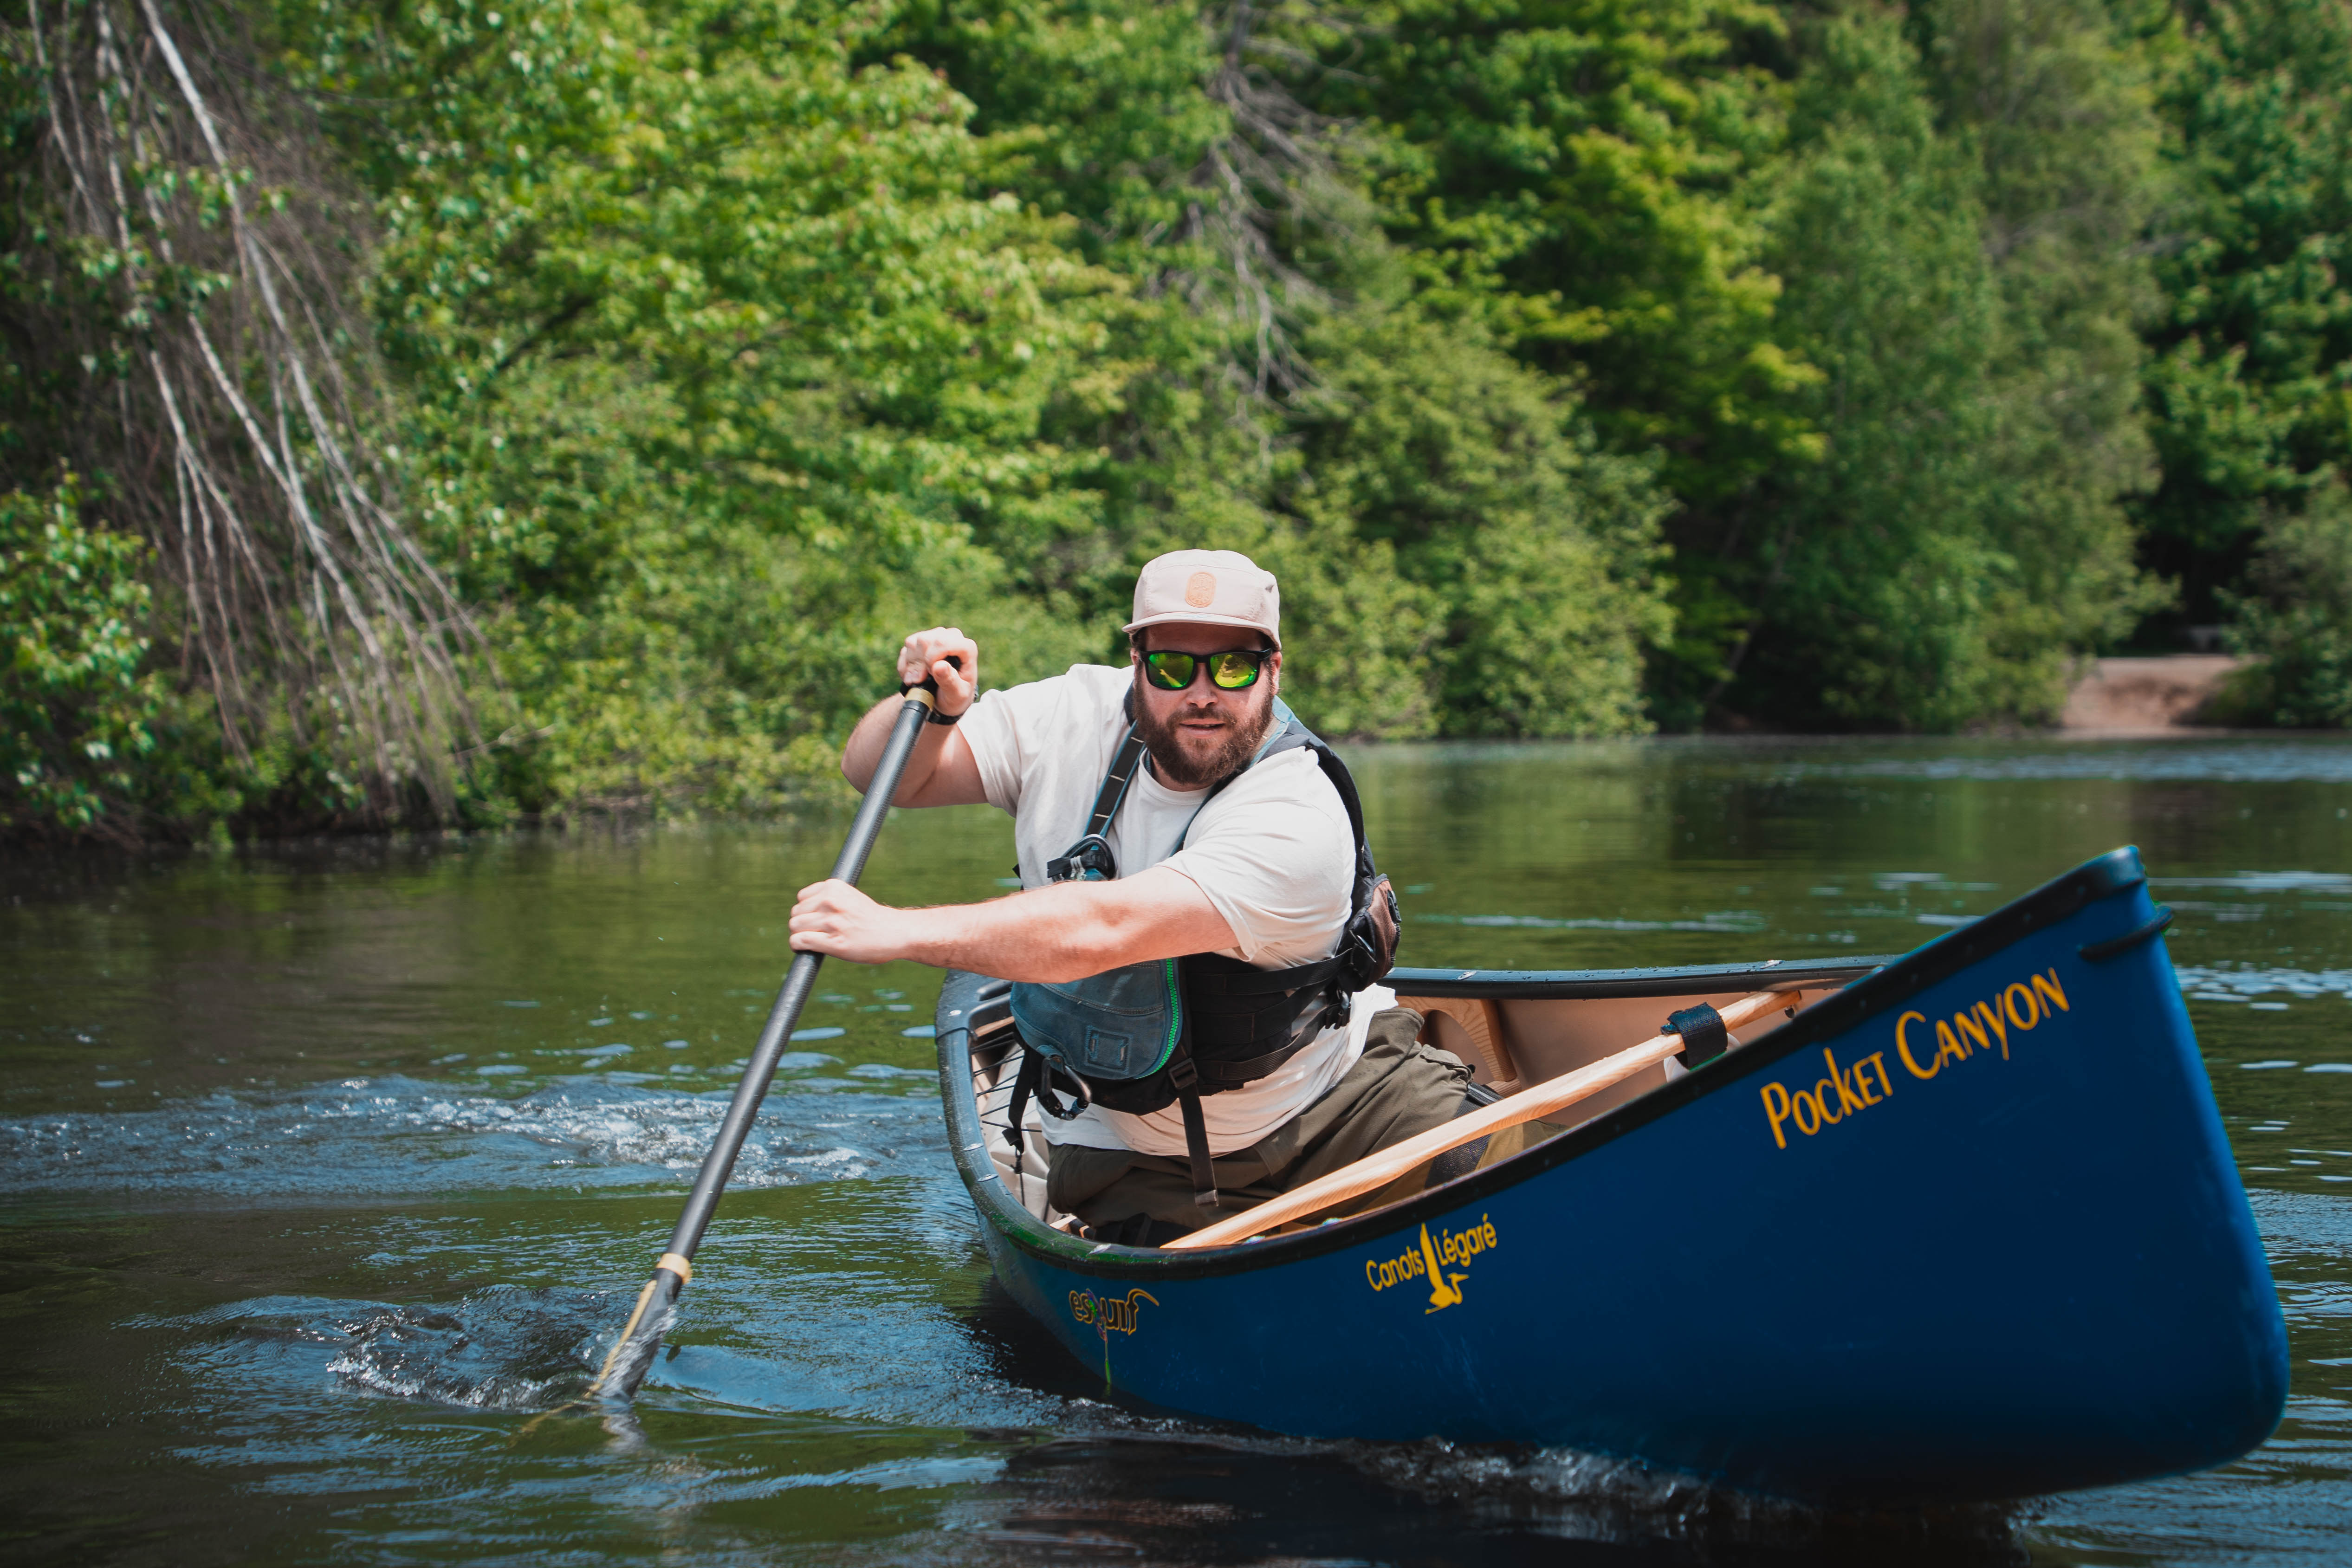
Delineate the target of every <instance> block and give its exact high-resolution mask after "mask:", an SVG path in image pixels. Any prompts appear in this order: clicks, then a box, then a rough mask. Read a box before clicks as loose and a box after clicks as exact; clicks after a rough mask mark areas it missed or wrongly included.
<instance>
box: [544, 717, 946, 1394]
mask: <svg viewBox="0 0 2352 1568" xmlns="http://www.w3.org/2000/svg"><path fill="white" fill-rule="evenodd" d="M932 701H933V694H932V693H931V692H929V691H928V690H925V689H923V688H921V687H918V688H916V689H913V690H911V691H909V692H908V693H907V700H906V704H905V706H903V707H901V708H900V709H899V710H898V722H897V723H896V724H895V725H894V726H893V727H892V728H891V731H890V739H889V742H888V743H887V745H885V746H884V747H883V749H882V760H881V762H880V763H878V764H877V766H876V767H875V769H874V778H873V781H872V782H871V783H870V784H867V785H866V798H865V800H864V801H863V802H861V803H860V804H859V805H858V807H857V816H856V819H855V820H853V821H852V822H851V823H850V825H849V837H848V839H847V841H846V842H845V843H844V844H843V845H842V847H841V856H840V858H838V859H836V860H835V861H834V863H833V875H834V879H835V880H836V881H842V882H847V883H850V884H851V885H853V886H855V885H856V881H857V879H858V878H859V877H860V876H861V875H863V874H864V872H865V870H866V856H867V855H869V854H871V853H872V852H873V848H874V840H875V839H876V838H877V837H879V836H880V834H881V832H882V821H883V818H884V817H885V816H887V815H888V813H889V810H890V800H891V797H892V796H893V795H897V794H898V779H899V776H900V775H901V774H903V773H905V772H906V771H907V759H908V757H910V756H912V755H913V754H914V751H915V742H917V741H919V740H920V739H921V738H922V733H923V725H924V722H925V721H926V720H927V719H928V718H929V714H930V710H931V706H932ZM823 963H824V954H823V953H821V952H797V953H794V954H793V963H792V967H791V968H790V969H788V970H786V971H785V972H784V984H783V986H782V989H781V990H779V991H778V992H777V993H776V1003H775V1005H774V1006H772V1007H771V1008H769V1009H768V1022H767V1024H766V1025H765V1026H763V1027H762V1028H761V1030H760V1039H759V1043H758V1044H756V1045H754V1046H753V1047H751V1061H750V1063H749V1065H747V1066H746V1067H745V1068H744V1069H743V1076H742V1078H741V1079H740V1080H739V1081H738V1082H737V1083H736V1085H735V1098H734V1099H733V1100H730V1101H729V1102H728V1105H727V1114H726V1116H725V1117H724V1118H723V1119H722V1120H721V1121H719V1136H718V1138H717V1139H716V1140H714V1141H713V1142H712V1143H711V1145H710V1152H709V1153H708V1154H706V1155H704V1156H703V1157H702V1169H701V1171H700V1173H698V1174H697V1175H696V1176H695V1178H694V1190H693V1191H692V1192H690V1193H688V1194H687V1199H686V1209H685V1212H684V1213H682V1214H680V1215H678V1216H677V1229H676V1230H673V1231H671V1232H670V1237H669V1247H668V1249H667V1250H666V1251H665V1252H664V1253H663V1254H662V1256H661V1262H660V1263H659V1265H657V1266H656V1268H655V1269H654V1277H653V1278H652V1279H649V1280H647V1281H646V1288H645V1289H643V1290H641V1291H640V1292H638V1294H637V1303H636V1308H635V1310H634V1311H632V1312H631V1313H630V1315H629V1321H628V1323H627V1324H626V1325H625V1327H624V1328H623V1329H622V1330H621V1337H620V1339H619V1340H618V1341H617V1342H614V1346H613V1352H612V1353H611V1354H610V1355H608V1356H607V1357H605V1358H604V1368H603V1370H602V1371H600V1372H598V1373H597V1374H596V1381H595V1382H593V1383H592V1384H589V1385H588V1393H589V1394H591V1395H603V1394H612V1393H614V1392H615V1391H616V1390H617V1392H618V1393H619V1394H620V1395H621V1397H623V1398H624V1399H627V1398H632V1397H634V1396H635V1394H636V1392H637V1385H638V1384H641V1383H643V1382H644V1381H645V1377H646V1372H647V1371H649V1370H650V1369H651V1368H652V1366H653V1359H654V1352H656V1350H658V1349H660V1347H661V1325H662V1320H663V1319H664V1318H665V1317H666V1316H667V1308H668V1307H669V1306H670V1304H671V1303H673V1302H675V1301H676V1300H677V1298H678V1293H679V1292H680V1291H682V1290H684V1289H686V1282H687V1280H688V1279H690V1278H692V1276H693V1273H694V1270H693V1268H692V1267H691V1264H692V1261H693V1258H694V1252H695V1248H697V1247H700V1246H701V1245H702V1234H703V1232H704V1231H706V1230H709V1228H710V1216H711V1215H712V1214H713V1213H715V1212H716V1211H717V1210H718V1207H719V1194H721V1193H723V1192H725V1191H726V1190H727V1178H728V1177H729V1176H730V1175H732V1174H733V1173H734V1171H735V1159H736V1156H737V1155H739V1154H740V1153H741V1152H743V1143H744V1141H745V1140H746V1139H748V1138H749V1137H750V1136H751V1123H752V1121H754V1120H755V1119H756V1118H757V1117H758V1116H759V1114H760V1102H761V1100H765V1099H766V1098H767V1095H768V1085H769V1084H770V1083H771V1082H772V1080H773V1079H775V1076H776V1062H777V1060H778V1058H781V1057H782V1055H783V1054H784V1047H785V1046H786V1045H788V1044H790V1043H791V1040H792V1035H793V1026H794V1025H795V1024H797V1023H799V1022H800V1017H801V1009H802V1008H803V1007H805V1006H807V1005H808V999H809V994H810V993H811V992H813V991H814V990H815V989H816V972H817V970H818V968H819V967H820V966H821V965H822V964H823Z"/></svg>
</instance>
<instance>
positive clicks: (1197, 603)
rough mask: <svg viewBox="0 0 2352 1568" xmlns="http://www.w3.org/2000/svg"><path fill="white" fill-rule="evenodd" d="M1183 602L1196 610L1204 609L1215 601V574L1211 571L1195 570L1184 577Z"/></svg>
mask: <svg viewBox="0 0 2352 1568" xmlns="http://www.w3.org/2000/svg"><path fill="white" fill-rule="evenodd" d="M1184 602H1185V603H1186V604H1188V605H1192V607H1193V608H1194V609H1196V610H1205V609H1207V608H1208V607H1209V606H1210V605H1213V604H1215V603H1216V602H1217V576H1216V574H1215V573H1213V572H1195V573H1193V574H1192V575H1191V576H1190V577H1187V578H1186V579H1184Z"/></svg>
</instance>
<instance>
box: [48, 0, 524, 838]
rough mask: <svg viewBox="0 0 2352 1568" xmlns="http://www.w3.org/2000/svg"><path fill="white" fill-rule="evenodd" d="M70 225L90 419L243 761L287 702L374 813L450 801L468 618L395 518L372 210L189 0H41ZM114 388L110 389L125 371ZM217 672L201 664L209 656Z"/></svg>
mask: <svg viewBox="0 0 2352 1568" xmlns="http://www.w3.org/2000/svg"><path fill="white" fill-rule="evenodd" d="M26 9H27V14H28V22H29V26H28V28H27V34H28V35H29V37H30V40H31V43H32V47H33V50H34V54H35V64H36V66H37V69H38V73H39V76H40V79H41V80H42V83H43V88H44V91H45V93H46V100H45V101H46V105H47V120H48V123H47V127H46V128H45V130H46V135H45V139H44V152H45V154H46V159H47V171H48V184H49V187H50V190H49V199H50V200H51V201H53V202H54V203H55V205H56V206H57V208H58V212H59V213H60V214H61V216H62V217H63V219H64V222H63V230H64V234H63V244H62V245H60V246H56V247H50V249H51V252H52V265H53V266H54V267H55V268H56V269H57V271H58V283H59V284H60V289H59V296H60V298H64V299H68V300H79V307H78V310H75V311H69V312H68V313H71V314H75V315H76V317H77V319H75V320H74V321H72V323H71V328H70V335H71V336H72V337H73V338H74V339H75V341H74V342H71V343H69V344H65V345H60V346H61V347H62V348H64V349H65V350H66V351H67V352H68V353H71V354H72V355H73V356H75V357H77V358H79V361H80V363H81V364H82V365H84V366H86V367H89V372H90V374H92V375H93V376H94V377H95V378H97V380H98V381H99V382H100V386H99V387H98V388H96V389H95V390H97V391H99V392H100V396H99V397H97V398H96V399H94V400H93V403H92V405H91V406H90V409H89V413H90V414H91V415H93V416H94V417H91V418H89V419H86V420H77V421H74V422H73V428H71V429H69V430H68V433H67V434H68V444H69V445H70V446H72V447H74V448H75V457H76V458H77V460H78V461H79V464H80V466H82V467H83V468H87V469H89V470H90V471H92V472H96V473H103V474H105V475H106V476H107V478H108V479H109V480H110V484H111V491H112V498H113V503H114V506H115V508H116V510H118V511H120V512H121V521H122V522H123V523H125V524H127V525H129V526H131V527H134V528H138V529H141V530H142V531H145V532H146V534H147V535H148V537H149V538H150V539H151V540H152V542H153V543H154V544H155V546H156V557H155V558H156V560H157V561H158V563H161V565H162V567H163V572H164V574H165V575H166V576H167V577H168V578H169V579H170V582H171V585H172V587H173V589H174V590H175V592H176V599H177V604H178V606H179V611H180V614H181V616H182V618H183V626H182V628H181V636H180V643H181V652H182V658H183V667H184V668H185V669H187V670H188V671H189V673H190V675H191V676H192V677H199V678H200V679H202V681H203V682H204V684H205V686H206V687H208V688H209V689H210V690H211V692H212V694H213V696H214V698H215V702H216V704H217V707H218V710H219V713H220V720H221V724H222V727H223V730H224V732H225V734H226V741H227V744H228V746H229V747H230V749H231V751H232V752H233V753H236V754H239V755H243V754H245V752H246V751H247V747H248V745H249V743H250V742H251V739H252V738H253V737H254V736H255V735H256V734H257V732H258V731H260V730H261V729H262V728H264V727H266V726H267V725H268V724H269V723H270V722H272V721H274V720H275V719H276V718H277V717H278V715H279V714H280V713H282V714H283V715H284V717H285V718H287V719H288V720H289V721H290V722H291V723H292V725H293V727H294V732H295V735H296V737H297V739H298V740H299V741H300V742H304V743H306V744H310V745H314V746H319V747H321V748H323V749H325V750H326V751H327V752H329V753H330V754H331V756H332V757H333V758H334V759H335V761H336V764H337V766H338V769H339V770H348V773H347V776H348V777H349V778H350V779H351V780H352V783H353V784H356V785H357V786H358V787H359V788H360V790H361V792H362V797H363V799H364V802H365V806H366V809H367V810H369V811H370V812H372V813H374V814H378V815H382V814H385V813H388V812H390V811H391V810H393V809H394V808H395V807H396V805H397V804H398V802H399V798H400V796H401V794H402V792H403V791H404V790H405V789H408V788H411V787H417V786H421V787H422V788H423V789H424V790H425V792H426V793H427V795H429V796H430V797H431V798H432V800H433V801H434V803H435V804H436V806H437V807H439V808H440V809H442V810H445V811H446V809H448V807H449V806H450V805H451V803H452V799H453V788H454V780H453V769H454V767H455V765H456V764H455V762H454V760H453V759H454V757H455V755H456V752H457V745H458V743H459V742H460V741H461V740H463V739H467V738H474V739H478V736H475V735H474V733H473V724H472V719H471V716H470V713H469V710H468V709H467V704H466V701H465V698H464V690H463V683H462V679H461V675H462V672H461V670H460V668H459V666H460V661H461V660H462V659H464V658H467V656H468V655H470V654H474V653H478V639H477V638H476V637H475V634H474V631H473V628H472V626H471V624H470V622H469V620H468V617H467V614H466V611H465V608H464V606H463V605H461V604H460V603H459V602H458V600H457V596H456V595H455V593H454V592H453V591H452V590H451V588H450V587H449V585H448V584H447V583H446V580H445V579H444V578H443V577H442V575H441V574H440V573H439V572H438V571H436V569H435V567H434V566H433V564H432V563H431V562H430V561H429V560H428V559H427V557H426V556H425V552H423V550H421V549H420V548H419V547H418V544H417V542H416V541H415V539H414V538H413V537H412V536H411V535H410V533H409V531H407V529H406V528H405V527H404V526H403V524H402V522H401V521H400V519H399V517H398V516H397V515H396V514H395V512H394V510H393V507H392V504H391V501H390V498H389V489H388V483H389V482H388V479H387V476H386V474H385V472H384V469H383V465H382V464H381V463H380V462H378V461H377V460H375V458H374V457H373V446H372V435H371V431H372V427H373V426H376V425H379V424H381V423H382V422H383V418H384V414H385V400H384V398H383V395H382V391H381V388H380V385H379V384H378V383H377V382H376V381H375V379H374V377H373V374H372V371H373V362H372V360H371V358H370V357H369V350H368V346H367V345H368V342H369V339H368V334H367V332H366V331H365V323H364V321H362V319H361V317H360V316H359V314H358V312H357V310H355V308H354V305H353V283H354V281H355V273H356V268H357V265H358V262H357V255H356V247H353V248H352V249H350V250H335V249H322V248H321V247H320V246H319V245H318V244H317V243H315V242H314V237H319V236H333V235H347V234H350V233H352V231H353V230H354V228H355V227H356V226H358V223H359V219H360V209H359V208H358V205H357V204H355V203H353V202H350V201H347V200H342V199H341V198H340V196H339V193H338V192H337V190H336V188H335V186H334V184H333V182H332V181H331V179H330V178H329V176H328V174H327V173H326V171H325V170H324V168H323V167H322V166H320V165H319V164H318V163H314V162H312V161H311V157H310V149H311V148H313V147H314V146H316V145H317V142H318V138H317V136H316V133H315V129H314V128H312V127H310V126H308V125H307V123H305V122H304V121H303V118H302V115H301V111H300V110H299V106H298V105H296V104H295V103H293V102H292V101H290V100H285V99H282V98H279V97H273V96H272V95H271V94H270V93H269V91H268V88H267V87H266V85H264V83H265V79H264V78H263V77H262V75H261V73H259V72H258V71H256V70H254V69H252V68H251V67H250V64H249V62H247V60H245V59H244V58H242V56H241V54H240V52H239V50H238V48H237V47H236V42H235V40H233V39H231V38H228V37H225V36H224V35H222V34H221V33H219V32H218V31H217V30H216V22H217V16H218V14H217V12H215V11H212V10H207V9H206V8H205V7H204V6H203V5H201V4H197V3H194V0H29V4H28V5H27V8H26ZM108 383H110V384H108ZM199 672H200V676H199Z"/></svg>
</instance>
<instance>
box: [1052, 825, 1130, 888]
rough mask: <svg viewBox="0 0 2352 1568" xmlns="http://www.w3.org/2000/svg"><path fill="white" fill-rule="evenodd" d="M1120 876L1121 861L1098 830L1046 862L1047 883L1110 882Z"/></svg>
mask: <svg viewBox="0 0 2352 1568" xmlns="http://www.w3.org/2000/svg"><path fill="white" fill-rule="evenodd" d="M1117 879H1118V858H1116V857H1115V856H1113V855H1112V854H1111V852H1110V845H1109V843H1108V841H1107V840H1106V839H1105V838H1104V837H1103V836H1102V835H1101V834H1099V833H1089V834H1087V836H1086V837H1084V838H1081V839H1079V840H1078V841H1077V842H1076V844H1073V845H1071V846H1070V847H1069V848H1068V849H1067V850H1066V851H1064V852H1063V854H1062V855H1061V856H1060V857H1059V858H1056V859H1052V860H1048V861H1046V862H1045V880H1047V881H1048V882H1110V881H1116V880H1117Z"/></svg>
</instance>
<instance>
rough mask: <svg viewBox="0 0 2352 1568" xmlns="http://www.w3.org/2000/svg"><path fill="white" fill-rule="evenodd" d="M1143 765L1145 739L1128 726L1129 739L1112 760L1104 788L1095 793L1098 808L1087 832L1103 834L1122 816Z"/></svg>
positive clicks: (1104, 777) (1088, 817)
mask: <svg viewBox="0 0 2352 1568" xmlns="http://www.w3.org/2000/svg"><path fill="white" fill-rule="evenodd" d="M1142 765H1143V737H1142V736H1141V735H1139V734H1138V733H1136V729H1135V726H1134V725H1132V724H1129V726H1128V727H1127V738H1126V739H1125V740H1123V741H1121V742H1119V743H1118V752H1117V754H1115V755H1114V756H1113V757H1112V758H1111V760H1110V772H1108V773H1105V774H1103V782H1102V788H1100V789H1098V790H1097V791H1095V808H1094V810H1093V812H1092V813H1090V814H1089V815H1088V816H1087V832H1088V833H1089V834H1096V833H1101V832H1103V831H1105V830H1106V829H1108V827H1109V826H1110V821H1111V818H1112V817H1114V816H1118V807H1119V803H1120V802H1122V801H1124V800H1125V799H1127V786H1128V785H1129V784H1133V783H1134V782H1135V773H1136V770H1137V769H1138V768H1139V767H1141V766H1142Z"/></svg>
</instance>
